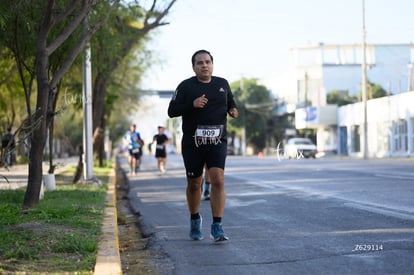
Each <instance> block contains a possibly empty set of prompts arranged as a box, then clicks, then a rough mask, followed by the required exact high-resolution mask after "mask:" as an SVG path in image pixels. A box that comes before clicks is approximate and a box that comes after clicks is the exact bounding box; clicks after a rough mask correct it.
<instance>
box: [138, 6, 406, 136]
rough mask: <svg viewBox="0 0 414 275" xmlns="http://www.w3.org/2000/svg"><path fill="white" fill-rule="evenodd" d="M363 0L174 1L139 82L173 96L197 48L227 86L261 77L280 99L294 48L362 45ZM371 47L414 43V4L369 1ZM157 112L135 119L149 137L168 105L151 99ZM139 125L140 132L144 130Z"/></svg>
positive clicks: (155, 36)
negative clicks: (204, 52) (206, 53)
mask: <svg viewBox="0 0 414 275" xmlns="http://www.w3.org/2000/svg"><path fill="white" fill-rule="evenodd" d="M362 3H363V1H362V0H284V1H283V0H255V1H252V0H177V2H176V4H175V5H174V6H173V7H172V9H171V11H170V14H169V15H168V17H167V18H166V21H168V22H169V25H166V26H163V27H160V28H158V29H157V30H155V33H153V36H152V42H151V43H150V45H149V47H150V49H151V50H152V51H153V54H154V57H156V58H157V62H154V64H153V65H152V66H151V68H150V69H149V70H148V71H147V72H146V74H145V75H144V77H143V79H142V83H141V84H142V86H141V88H142V89H149V90H175V88H176V87H177V85H178V84H179V83H180V82H181V81H182V80H184V79H186V78H188V77H191V76H193V75H194V72H193V71H192V66H191V55H192V54H193V53H194V52H195V51H196V50H199V49H206V50H208V51H210V52H211V53H212V55H213V57H214V75H217V76H221V77H224V78H226V79H227V80H228V81H229V82H230V83H232V82H234V81H238V80H240V79H241V78H242V77H246V78H256V79H258V80H259V83H261V84H263V85H265V86H266V87H267V88H268V89H270V90H271V91H272V93H273V94H275V95H277V94H280V93H283V90H284V89H285V88H286V87H287V86H288V84H287V83H286V79H289V78H288V77H287V72H288V67H289V61H290V56H289V49H291V48H295V47H302V46H307V45H317V44H319V43H325V44H361V43H362V41H363V31H362V30H363V28H362V26H363V23H362V22H363V20H362V18H363V16H362V15H363V8H362V7H363V4H362ZM364 6H365V27H366V42H367V43H368V44H370V43H372V44H392V43H402V44H406V43H411V42H414V21H413V19H412V18H413V17H412V13H413V11H414V0H365V5H364ZM145 105H147V106H156V108H154V109H151V110H149V109H145V110H143V111H141V112H139V113H137V114H136V115H135V120H136V121H137V123H138V128H141V130H140V131H141V132H142V134H143V135H144V136H146V137H147V138H151V137H152V135H153V134H154V133H155V132H156V126H157V125H158V124H165V121H166V119H167V115H166V108H167V107H168V101H167V100H159V99H158V98H146V102H145ZM139 125H141V126H142V127H139Z"/></svg>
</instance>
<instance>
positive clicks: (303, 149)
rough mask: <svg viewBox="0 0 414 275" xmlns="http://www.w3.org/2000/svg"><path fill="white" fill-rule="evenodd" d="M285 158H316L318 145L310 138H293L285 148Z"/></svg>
mask: <svg viewBox="0 0 414 275" xmlns="http://www.w3.org/2000/svg"><path fill="white" fill-rule="evenodd" d="M284 149H285V150H284V154H285V156H287V157H289V158H302V157H305V158H310V157H312V158H316V153H317V152H318V150H317V148H316V145H315V144H314V143H313V142H312V140H310V139H309V138H291V139H289V140H288V141H287V143H286V145H285V148H284Z"/></svg>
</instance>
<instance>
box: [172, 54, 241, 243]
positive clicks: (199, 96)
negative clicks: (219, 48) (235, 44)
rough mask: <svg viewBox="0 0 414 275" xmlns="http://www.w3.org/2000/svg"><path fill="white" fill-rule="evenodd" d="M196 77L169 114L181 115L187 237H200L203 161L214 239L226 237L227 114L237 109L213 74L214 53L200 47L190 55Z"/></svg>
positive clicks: (181, 87) (181, 89)
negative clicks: (187, 217)
mask: <svg viewBox="0 0 414 275" xmlns="http://www.w3.org/2000/svg"><path fill="white" fill-rule="evenodd" d="M191 62H192V65H193V70H194V72H195V77H191V78H188V79H186V80H184V81H182V82H181V83H180V84H179V85H178V87H177V89H176V91H175V94H174V96H173V98H172V99H171V101H170V105H169V107H168V115H169V116H170V117H177V116H182V121H183V124H182V130H183V138H182V141H181V145H182V155H183V159H184V165H185V168H186V174H187V191H186V195H187V204H188V209H189V212H190V214H191V229H190V237H191V238H192V239H194V240H201V239H203V235H202V233H201V223H202V218H201V215H200V214H199V208H200V201H201V183H202V174H203V167H204V165H206V166H207V168H208V173H209V175H210V181H211V194H210V204H211V209H212V216H213V223H212V225H211V236H212V238H213V239H214V241H216V242H218V241H225V240H228V237H227V235H226V234H225V233H224V231H223V228H222V223H221V220H222V217H223V214H224V204H225V199H226V193H225V190H224V166H225V161H226V154H227V133H226V129H227V114H229V115H230V116H232V117H234V118H236V117H237V116H238V111H237V107H236V104H235V102H234V99H233V94H232V92H231V90H230V86H229V84H228V82H227V80H225V79H224V78H221V77H216V76H212V73H213V57H212V55H211V54H210V53H209V52H208V51H206V50H200V51H197V52H195V53H194V54H193V56H192V58H191Z"/></svg>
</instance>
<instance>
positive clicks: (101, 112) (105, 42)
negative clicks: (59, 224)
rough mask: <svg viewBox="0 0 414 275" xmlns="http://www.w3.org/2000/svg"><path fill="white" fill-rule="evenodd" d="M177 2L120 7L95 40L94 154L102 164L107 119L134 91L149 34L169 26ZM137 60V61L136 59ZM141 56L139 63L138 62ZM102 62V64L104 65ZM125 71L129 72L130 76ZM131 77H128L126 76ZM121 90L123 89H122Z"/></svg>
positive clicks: (141, 67) (142, 66)
mask: <svg viewBox="0 0 414 275" xmlns="http://www.w3.org/2000/svg"><path fill="white" fill-rule="evenodd" d="M175 2H176V0H170V1H165V2H163V4H164V5H162V6H159V5H157V1H153V3H152V5H150V6H149V7H148V8H145V7H143V6H142V5H139V4H130V5H128V6H120V7H119V9H118V10H117V12H116V14H115V16H114V17H111V18H110V20H109V24H108V27H107V28H104V29H101V30H100V31H99V32H98V33H97V35H96V36H95V37H94V39H93V41H92V42H93V43H94V47H93V49H94V51H93V52H92V54H93V59H94V60H96V61H99V62H95V63H94V64H97V66H95V78H94V85H93V98H92V99H93V128H94V132H95V133H96V135H94V151H95V152H97V153H98V157H99V162H100V164H101V165H102V164H103V157H104V156H103V153H104V135H103V133H104V132H105V128H106V125H107V120H108V116H109V115H110V112H111V111H112V110H113V107H114V103H115V101H116V100H117V99H118V98H119V96H120V94H123V92H122V90H125V91H135V92H136V89H135V88H134V87H136V86H137V85H138V82H139V80H140V77H141V73H142V69H143V68H144V67H145V65H143V64H145V63H144V62H145V60H144V61H143V60H140V59H139V58H140V57H144V54H143V53H144V52H145V51H144V50H143V49H144V47H143V45H144V42H145V41H147V39H148V36H149V33H150V32H151V31H152V30H154V29H156V28H158V27H161V26H164V25H166V24H168V23H167V22H165V21H164V19H165V17H166V16H167V14H168V12H169V11H170V9H171V7H172V6H173V5H174V3H175ZM134 57H135V58H134ZM137 57H138V60H137ZM102 61H103V62H102ZM125 72H128V73H127V74H126V73H125ZM125 75H128V77H125ZM121 89H122V90H121Z"/></svg>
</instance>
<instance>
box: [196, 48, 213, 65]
mask: <svg viewBox="0 0 414 275" xmlns="http://www.w3.org/2000/svg"><path fill="white" fill-rule="evenodd" d="M200 53H206V54H208V55H209V56H210V58H211V62H212V63H213V56H212V55H211V53H210V52H209V51H207V50H198V51H196V52H195V53H194V54H193V56H192V57H191V63H192V64H193V66H194V64H195V57H196V55H197V54H200Z"/></svg>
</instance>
